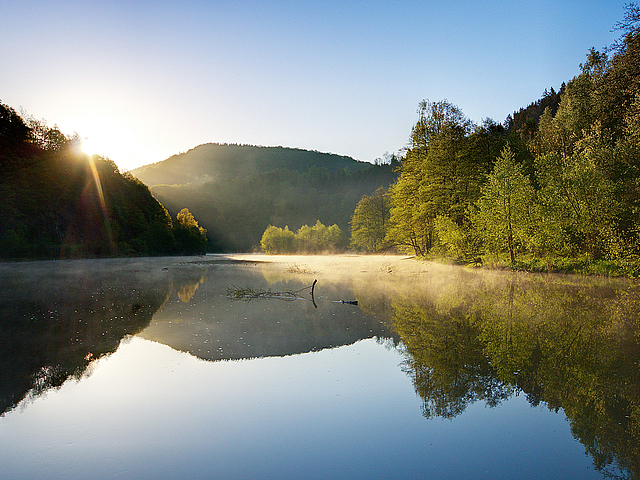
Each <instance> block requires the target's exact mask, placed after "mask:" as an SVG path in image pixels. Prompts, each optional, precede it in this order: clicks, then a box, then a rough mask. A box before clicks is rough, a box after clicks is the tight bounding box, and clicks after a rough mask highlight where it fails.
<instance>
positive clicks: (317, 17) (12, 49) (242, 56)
mask: <svg viewBox="0 0 640 480" xmlns="http://www.w3.org/2000/svg"><path fill="white" fill-rule="evenodd" d="M623 3H624V2H623V1H617V0H591V1H590V0H553V1H551V0H541V1H531V0H528V1H518V0H493V1H486V0H476V1H473V0H446V1H443V0H437V1H436V0H423V1H398V2H389V1H380V2H367V1H348V0H346V1H333V0H320V1H317V0H302V1H298V0H290V1H278V0H273V1H267V0H255V1H244V0H229V1H226V0H223V1H216V0H211V1H192V0H179V1H136V0H116V1H114V0H101V1H91V0H75V1H57V0H41V1H32V0H2V1H0V101H2V103H4V104H7V105H9V106H11V107H13V108H15V109H16V110H19V109H20V108H21V107H23V108H24V109H25V110H26V111H27V113H29V114H31V115H33V116H34V117H36V118H38V119H45V120H46V121H47V122H48V124H49V125H50V126H52V125H54V124H57V125H58V127H59V128H60V129H61V130H62V132H63V133H66V134H70V133H73V132H74V131H76V132H78V133H79V134H80V136H81V137H83V138H84V137H87V138H88V139H89V141H90V142H92V143H93V148H94V149H95V150H96V152H95V153H99V154H102V155H105V156H108V157H110V158H111V159H112V160H114V161H115V162H116V163H117V164H118V165H119V166H120V168H121V169H123V170H126V169H130V168H135V167H137V166H140V165H143V164H148V163H153V162H157V161H161V160H164V159H165V158H167V157H169V156H171V155H173V154H175V153H179V152H184V151H186V150H189V149H190V148H193V147H195V146H197V145H199V144H202V143H208V142H220V143H242V144H254V145H282V146H288V147H298V148H304V149H309V150H319V151H323V152H332V153H338V154H341V155H348V156H351V157H354V158H356V159H358V160H364V161H373V160H374V159H375V158H377V157H380V156H382V154H383V153H384V152H386V151H388V152H395V151H397V150H399V149H401V148H402V147H404V146H405V145H406V144H407V141H408V138H409V134H410V131H411V126H412V125H413V124H414V123H415V121H416V119H417V114H416V108H417V106H418V102H420V100H422V99H425V98H426V99H429V100H432V101H436V100H442V99H445V98H446V99H447V100H449V101H450V102H452V103H454V104H455V105H457V106H459V107H460V108H461V109H462V110H463V112H464V113H465V114H466V115H467V116H468V117H469V118H471V119H472V120H473V121H475V122H477V123H479V122H481V121H482V119H484V118H492V119H494V120H496V121H498V122H503V121H504V119H505V118H506V116H507V115H508V114H509V113H512V112H513V111H514V110H517V109H519V108H520V107H524V106H527V105H528V104H529V103H531V102H533V101H535V100H537V99H538V98H539V97H540V96H541V95H542V93H543V91H544V89H545V88H550V87H554V88H555V89H558V88H559V87H560V85H561V84H562V82H563V81H564V82H566V81H568V80H570V79H571V78H573V77H574V76H575V75H577V74H578V73H579V71H580V70H579V64H580V63H581V62H584V60H585V58H586V54H587V53H588V51H589V49H590V48H591V47H595V48H596V49H602V48H603V47H604V46H607V45H610V44H611V43H612V42H613V40H614V39H615V38H617V37H618V36H619V33H618V32H614V33H612V32H611V28H612V26H613V25H614V24H615V22H616V21H618V20H622V18H623V12H624V9H623Z"/></svg>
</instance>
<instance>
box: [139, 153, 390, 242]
mask: <svg viewBox="0 0 640 480" xmlns="http://www.w3.org/2000/svg"><path fill="white" fill-rule="evenodd" d="M396 166H397V164H393V165H389V164H387V165H372V164H370V163H366V162H359V161H356V160H354V159H353V158H350V157H344V156H339V155H334V154H329V153H320V152H314V151H309V150H299V149H292V148H284V147H256V146H249V145H220V144H206V145H200V146H198V147H196V148H194V149H192V150H189V151H188V152H186V153H182V154H179V155H174V156H172V157H170V158H168V159H167V160H164V161H163V162H158V163H155V164H153V165H147V166H144V167H141V168H138V169H136V170H132V171H131V173H132V174H133V175H135V176H136V177H137V178H138V179H140V180H141V181H142V182H144V183H146V184H147V185H148V186H149V187H150V188H151V192H152V193H153V195H154V197H155V198H157V199H158V201H160V202H161V203H162V204H163V205H164V206H165V207H166V208H167V209H168V210H169V212H170V213H171V214H172V215H174V216H175V214H176V213H177V212H178V211H179V210H180V209H181V208H184V207H187V208H188V209H189V210H190V211H191V212H193V214H194V215H195V216H196V218H197V219H198V221H199V222H200V224H201V225H202V226H203V227H204V228H206V229H207V234H208V237H209V241H210V244H211V249H212V250H213V251H252V250H255V249H258V248H259V245H260V238H261V237H262V234H263V232H264V230H265V229H266V228H267V227H268V226H269V225H276V226H279V227H284V226H285V225H286V226H289V227H290V228H292V229H298V228H300V227H301V226H302V225H304V224H307V225H313V224H315V223H316V221H317V220H320V221H321V222H322V223H323V224H325V225H333V224H337V225H338V226H339V227H340V229H341V230H342V231H343V232H344V233H345V234H347V235H348V231H349V220H350V218H351V215H352V214H353V211H354V209H355V207H356V204H357V203H358V201H359V200H360V198H362V196H363V195H365V194H371V193H373V192H374V191H375V190H376V189H377V188H379V187H385V188H386V187H388V186H389V185H390V184H391V183H392V182H393V181H394V180H395V178H396V175H395V172H394V170H395V168H396Z"/></svg>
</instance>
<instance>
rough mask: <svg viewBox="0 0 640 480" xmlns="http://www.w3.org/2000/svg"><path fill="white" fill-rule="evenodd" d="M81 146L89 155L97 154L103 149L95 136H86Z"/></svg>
mask: <svg viewBox="0 0 640 480" xmlns="http://www.w3.org/2000/svg"><path fill="white" fill-rule="evenodd" d="M81 148H82V151H83V152H84V153H86V154H87V155H96V154H99V152H100V151H101V150H102V149H101V148H100V146H99V145H97V142H96V141H95V139H94V138H93V137H84V138H83V139H82V147H81Z"/></svg>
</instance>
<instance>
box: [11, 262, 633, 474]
mask: <svg viewBox="0 0 640 480" xmlns="http://www.w3.org/2000/svg"><path fill="white" fill-rule="evenodd" d="M314 281H317V282H316V283H315V285H314ZM312 285H314V286H313V296H312V295H311V292H312V289H311V286H312ZM234 289H251V290H252V291H260V292H265V293H266V295H264V296H263V297H262V298H253V299H247V298H245V299H242V298H241V299H233V296H232V295H231V296H230V295H229V293H230V292H233V291H234ZM282 292H295V297H296V299H293V300H291V299H289V300H285V299H283V297H282V296H278V295H277V294H279V293H282ZM639 300H640V292H639V289H638V285H637V283H636V282H633V281H629V280H616V279H602V278H586V277H575V276H558V275H556V276H550V275H531V274H521V273H511V272H498V271H487V270H481V269H469V268H461V267H454V266H447V265H440V264H434V263H427V262H419V261H416V260H414V259H411V258H409V257H404V256H396V255H373V256H350V255H340V256H332V255H326V256H323V255H319V256H265V255H207V256H202V257H166V258H152V259H112V260H81V261H58V262H25V263H10V264H9V263H5V264H0V320H1V322H0V329H1V330H0V333H1V335H0V374H1V376H0V378H2V382H0V400H1V403H0V408H2V416H1V417H0V432H2V434H1V435H0V475H1V476H2V478H25V477H27V478H36V477H37V478H66V477H67V476H69V475H72V476H79V477H83V478H105V477H109V478H175V477H176V476H178V475H180V476H184V475H185V472H188V474H187V475H186V476H188V477H190V478H301V477H302V478H328V477H332V478H389V477H390V476H398V477H401V478H424V477H425V476H428V477H429V478H452V477H453V478H460V477H469V478H511V477H516V476H517V477H518V478H568V477H574V478H606V477H607V476H612V475H617V476H621V477H623V478H633V476H634V475H635V474H636V473H637V472H638V471H639V470H638V465H639V463H638V462H639V455H638V450H637V445H638V444H640V442H639V440H640V438H639V437H638V431H640V430H639V427H638V418H640V417H639V413H640V412H639V410H638V408H639V407H638V398H640V372H639V369H638V359H639V357H640V346H639V345H640V334H639V333H638V332H640V325H639V320H638V319H639V318H640V316H639V315H638V311H639V306H640V301H639ZM356 302H357V303H356ZM445 419H446V420H447V421H446V422H443V420H445Z"/></svg>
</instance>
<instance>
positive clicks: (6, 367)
mask: <svg viewBox="0 0 640 480" xmlns="http://www.w3.org/2000/svg"><path fill="white" fill-rule="evenodd" d="M148 267H149V265H148V264H147V263H145V262H144V261H138V262H130V261H127V262H125V261H117V260H113V261H109V260H105V261H100V262H95V261H64V262H34V263H20V264H0V285H2V288H0V378H1V379H2V381H1V382H0V414H4V413H5V412H7V411H9V410H11V409H12V408H14V407H15V406H16V405H17V404H18V403H19V402H20V401H21V400H22V399H25V397H26V398H27V399H28V398H35V397H37V396H38V395H40V394H42V393H43V392H45V391H46V390H47V389H50V388H54V387H59V386H60V385H62V384H63V383H64V382H65V381H66V380H67V378H69V377H75V378H77V379H79V378H81V377H82V376H83V375H84V374H85V373H86V372H87V369H88V368H89V367H90V365H91V364H92V362H94V361H95V360H96V359H98V358H100V357H102V356H104V355H108V354H110V353H112V352H114V351H115V350H116V349H117V348H118V345H119V344H120V340H121V339H122V338H123V337H124V336H126V335H132V334H135V333H138V332H140V331H142V330H143V329H144V328H145V327H146V326H147V325H149V322H150V321H151V317H152V316H153V314H154V313H155V312H156V311H157V310H158V309H159V308H160V306H161V305H162V304H163V302H164V301H165V299H166V298H167V295H168V294H169V292H170V291H171V279H170V278H169V276H168V275H167V273H166V271H162V270H161V268H160V267H158V266H157V265H156V266H155V267H154V268H148Z"/></svg>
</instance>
